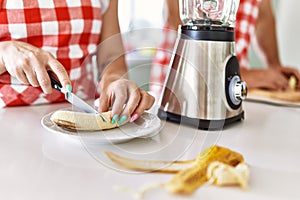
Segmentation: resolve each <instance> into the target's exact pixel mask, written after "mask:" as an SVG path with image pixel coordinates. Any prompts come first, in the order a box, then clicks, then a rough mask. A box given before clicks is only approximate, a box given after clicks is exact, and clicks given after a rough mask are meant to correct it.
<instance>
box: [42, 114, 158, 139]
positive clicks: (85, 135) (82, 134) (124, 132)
mask: <svg viewBox="0 0 300 200" xmlns="http://www.w3.org/2000/svg"><path fill="white" fill-rule="evenodd" d="M51 115H52V113H49V114H47V115H45V116H44V117H43V118H42V120H41V123H42V126H43V127H44V128H45V129H47V130H48V131H50V132H53V133H58V134H60V135H64V136H66V137H68V138H72V139H77V140H78V139H80V140H81V141H82V142H87V143H102V144H103V143H121V142H127V141H129V140H132V139H134V138H148V137H152V136H154V135H155V134H157V133H158V132H159V131H160V127H161V120H160V119H159V118H158V117H157V116H156V115H154V114H151V113H147V112H145V113H144V114H142V116H141V117H140V118H139V119H137V120H136V121H135V122H133V123H127V124H125V125H123V126H121V127H118V128H114V129H110V130H103V131H77V132H72V131H68V130H65V129H62V128H61V127H59V126H57V125H56V124H55V123H54V122H52V121H51V120H50V117H51Z"/></svg>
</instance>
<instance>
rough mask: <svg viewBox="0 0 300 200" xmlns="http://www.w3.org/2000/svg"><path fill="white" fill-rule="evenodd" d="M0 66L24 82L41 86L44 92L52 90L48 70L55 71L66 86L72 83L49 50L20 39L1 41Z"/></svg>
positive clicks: (47, 92)
mask: <svg viewBox="0 0 300 200" xmlns="http://www.w3.org/2000/svg"><path fill="white" fill-rule="evenodd" d="M0 55H1V59H0V68H1V69H2V70H1V72H2V73H4V72H5V70H6V71H7V72H8V73H9V74H10V75H11V76H13V77H15V78H17V79H18V80H19V81H20V82H22V83H24V84H30V85H32V86H34V87H39V86H40V87H41V88H42V90H43V92H44V93H46V94H50V93H51V92H52V88H51V83H50V78H49V76H48V73H47V70H51V71H53V72H54V73H55V74H56V75H57V78H58V79H59V81H60V83H61V84H62V85H63V86H64V87H65V86H66V85H68V84H71V81H70V79H69V77H68V74H67V72H66V70H65V68H64V66H63V65H62V64H60V63H59V62H58V61H57V60H56V59H55V58H54V57H53V56H52V55H51V54H50V53H49V52H47V51H44V50H42V49H40V48H37V47H35V46H32V45H30V44H28V43H25V42H20V41H6V42H0Z"/></svg>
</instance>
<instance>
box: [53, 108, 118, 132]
mask: <svg viewBox="0 0 300 200" xmlns="http://www.w3.org/2000/svg"><path fill="white" fill-rule="evenodd" d="M102 114H103V115H104V116H105V117H106V118H107V119H108V120H109V122H104V121H103V120H102V119H101V117H100V116H98V115H97V114H93V113H83V112H76V111H70V110H58V111H55V112H54V113H53V114H52V115H51V117H50V120H51V121H53V122H54V123H55V124H56V125H58V126H60V127H62V128H64V129H67V130H70V131H97V130H105V129H112V128H115V127H117V126H119V125H118V124H117V123H116V124H112V123H111V117H110V114H111V112H110V111H109V112H104V113H102Z"/></svg>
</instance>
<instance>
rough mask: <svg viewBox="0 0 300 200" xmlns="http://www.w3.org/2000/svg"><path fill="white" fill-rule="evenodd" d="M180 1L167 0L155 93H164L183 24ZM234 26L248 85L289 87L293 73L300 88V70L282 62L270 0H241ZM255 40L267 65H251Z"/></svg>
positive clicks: (153, 73) (154, 77) (154, 71)
mask: <svg viewBox="0 0 300 200" xmlns="http://www.w3.org/2000/svg"><path fill="white" fill-rule="evenodd" d="M178 2H179V1H178V0H175V1H174V0H165V5H166V6H165V8H166V9H165V11H166V23H165V24H166V25H165V27H164V32H165V40H164V42H163V43H162V44H161V46H160V47H159V48H158V50H157V52H156V54H155V56H154V60H153V67H152V69H151V70H152V71H151V78H150V80H151V83H152V84H151V86H150V89H151V90H153V92H154V93H156V95H159V94H160V93H161V90H162V85H163V81H164V79H165V76H166V72H167V66H168V65H169V62H170V59H171V56H172V49H173V47H174V44H175V38H176V30H177V29H178V25H181V24H182V22H181V20H180V16H179V9H178V7H179V3H178ZM235 30H236V39H235V40H236V53H237V56H238V59H239V63H240V67H241V76H242V79H243V80H244V81H245V82H246V83H247V86H248V89H257V88H259V89H266V90H277V91H285V90H289V84H288V82H289V78H290V77H291V76H294V77H295V78H296V79H297V88H298V89H299V88H300V74H299V72H298V71H297V70H296V69H295V68H292V67H286V66H283V65H282V63H281V62H280V58H279V51H278V46H277V37H276V22H275V16H274V13H273V10H272V2H271V0H240V4H239V8H238V12H237V16H236V24H235ZM252 41H253V42H254V41H256V44H257V47H258V49H259V52H260V54H261V55H262V57H263V58H264V61H265V64H266V68H259V69H251V68H250V66H249V63H248V50H249V46H250V43H251V42H252Z"/></svg>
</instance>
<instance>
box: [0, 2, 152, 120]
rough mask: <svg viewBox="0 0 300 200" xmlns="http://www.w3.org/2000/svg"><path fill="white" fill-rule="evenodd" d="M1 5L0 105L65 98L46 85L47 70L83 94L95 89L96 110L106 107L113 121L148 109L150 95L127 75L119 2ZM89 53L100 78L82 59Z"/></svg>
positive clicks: (7, 3) (47, 78) (92, 96)
mask: <svg viewBox="0 0 300 200" xmlns="http://www.w3.org/2000/svg"><path fill="white" fill-rule="evenodd" d="M0 6H1V7H0V106H1V107H8V106H21V105H36V104H41V103H55V102H62V101H65V98H64V94H62V93H60V92H58V91H56V90H53V89H52V88H51V83H50V79H49V76H48V73H47V71H49V70H50V71H52V72H54V74H55V75H56V76H57V78H58V80H59V81H60V83H61V84H62V85H63V87H64V88H65V89H66V90H71V89H70V88H71V85H73V92H74V93H76V94H77V95H79V96H80V97H82V98H85V99H87V98H94V97H95V93H97V91H98V90H99V89H100V90H101V95H100V105H99V111H100V112H104V111H107V110H108V109H109V108H110V107H111V108H112V116H111V117H112V123H116V122H117V121H118V122H119V123H120V124H122V123H124V122H125V121H129V120H130V121H134V120H135V119H137V118H138V117H139V116H140V115H141V114H142V113H143V112H144V111H145V110H146V109H150V108H151V106H152V104H153V102H154V98H153V97H152V96H151V95H149V94H148V93H147V92H146V91H144V90H141V89H140V88H139V87H138V86H137V84H135V83H134V82H132V81H130V80H128V77H127V75H126V74H127V66H126V64H125V59H124V50H123V46H122V40H121V36H120V34H119V33H120V29H119V23H118V15H117V13H118V0H74V1H68V0H51V1H40V0H28V1H25V0H17V1H8V0H0ZM92 54H95V55H97V60H98V68H99V69H100V70H102V71H103V73H102V76H101V81H100V82H98V80H94V79H93V76H92V74H93V73H94V72H93V70H91V65H90V63H89V61H88V62H86V60H85V58H89V55H92ZM103 69H104V70H103ZM75 84H76V85H75ZM124 105H125V106H124Z"/></svg>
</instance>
